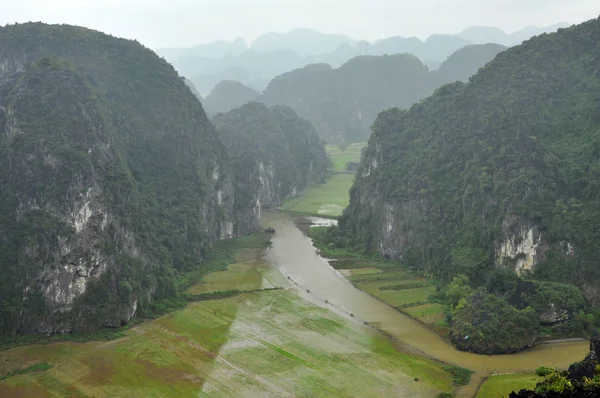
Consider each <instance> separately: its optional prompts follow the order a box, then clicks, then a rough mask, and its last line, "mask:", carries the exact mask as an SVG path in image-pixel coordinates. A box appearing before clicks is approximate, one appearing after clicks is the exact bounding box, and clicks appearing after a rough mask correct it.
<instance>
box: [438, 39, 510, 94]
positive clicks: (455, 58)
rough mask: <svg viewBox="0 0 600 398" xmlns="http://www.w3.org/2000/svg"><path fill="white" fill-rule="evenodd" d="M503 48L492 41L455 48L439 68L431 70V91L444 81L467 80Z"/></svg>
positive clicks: (503, 48)
mask: <svg viewBox="0 0 600 398" xmlns="http://www.w3.org/2000/svg"><path fill="white" fill-rule="evenodd" d="M504 50H506V47H504V46H503V45H500V44H494V43H488V44H477V45H471V46H465V47H463V48H461V49H458V50H456V51H455V52H454V53H453V54H452V55H450V56H449V57H448V59H447V60H445V61H444V63H442V64H441V65H440V67H439V69H437V70H435V71H433V72H432V87H431V89H432V91H435V89H437V88H438V87H441V86H443V85H444V84H446V83H452V82H455V81H462V82H467V81H468V80H469V78H470V77H471V76H473V75H474V74H476V73H477V71H478V70H479V68H481V67H482V66H484V65H485V64H487V63H488V62H490V61H491V60H493V59H494V57H496V55H498V54H499V53H500V52H502V51H504Z"/></svg>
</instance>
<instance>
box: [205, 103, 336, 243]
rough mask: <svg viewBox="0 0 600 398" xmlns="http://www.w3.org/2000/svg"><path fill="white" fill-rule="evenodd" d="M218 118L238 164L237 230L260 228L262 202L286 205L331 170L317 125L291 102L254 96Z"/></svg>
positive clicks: (265, 204) (234, 160) (216, 121)
mask: <svg viewBox="0 0 600 398" xmlns="http://www.w3.org/2000/svg"><path fill="white" fill-rule="evenodd" d="M213 122H214V124H215V128H216V129H217V131H218V132H219V134H220V136H221V138H222V139H223V142H224V143H225V146H226V147H227V151H228V153H229V156H230V157H231V159H232V161H233V164H234V166H233V168H234V175H235V181H236V182H235V198H236V200H235V209H236V211H235V214H236V217H237V218H236V233H238V231H239V230H240V229H244V228H256V227H257V226H258V222H259V218H260V212H261V209H262V208H269V207H276V206H279V205H281V203H282V201H283V200H284V199H286V198H290V197H294V196H296V195H298V194H299V193H300V192H301V190H302V189H304V188H306V187H307V186H308V185H309V184H310V183H312V182H314V181H316V180H317V179H318V178H321V177H322V175H323V174H324V173H325V172H326V170H327V166H328V162H329V161H328V159H327V156H326V154H325V150H324V146H323V143H322V141H321V139H320V138H319V137H318V136H317V133H316V131H315V129H314V127H313V126H312V125H311V124H310V123H309V122H307V121H306V120H303V119H301V118H299V117H298V116H297V115H296V113H295V112H294V111H293V110H292V109H290V108H288V107H283V106H277V107H273V108H270V109H268V108H267V107H266V106H264V105H263V104H260V103H257V102H250V103H248V104H246V105H244V106H242V107H240V108H238V109H234V110H232V111H230V112H228V113H225V114H220V115H217V116H216V117H215V118H214V120H213Z"/></svg>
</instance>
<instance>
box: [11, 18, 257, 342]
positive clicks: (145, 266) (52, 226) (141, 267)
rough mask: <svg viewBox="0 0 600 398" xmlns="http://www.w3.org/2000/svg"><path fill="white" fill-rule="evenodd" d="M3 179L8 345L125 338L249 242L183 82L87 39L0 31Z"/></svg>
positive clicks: (212, 140)
mask: <svg viewBox="0 0 600 398" xmlns="http://www.w3.org/2000/svg"><path fill="white" fill-rule="evenodd" d="M0 169H1V170H2V173H1V174H0V187H1V189H0V336H2V335H4V336H5V335H13V334H16V333H29V332H34V333H67V332H72V331H84V330H90V329H95V328H98V327H103V326H111V327H112V326H119V325H121V324H123V323H126V322H128V321H129V319H130V318H131V317H132V316H133V315H134V314H135V313H136V312H138V311H145V310H146V309H147V308H148V306H149V305H150V303H151V302H152V301H154V300H157V299H161V298H165V297H170V296H172V295H173V294H174V293H175V292H176V290H177V284H176V276H177V273H178V272H180V271H185V270H186V269H190V268H191V267H193V266H194V265H195V264H197V263H198V262H199V261H201V260H202V257H203V255H204V253H205V250H206V248H207V247H209V246H210V245H211V244H212V243H213V242H215V241H216V240H218V239H225V238H230V237H232V236H233V235H234V230H235V231H236V232H235V233H240V234H241V233H247V232H250V231H251V229H249V228H247V227H239V228H237V229H236V228H235V227H234V222H235V218H236V217H235V215H234V209H233V205H234V196H233V194H234V192H233V180H232V178H231V175H230V174H231V171H230V164H229V160H228V157H227V154H226V151H225V148H224V147H223V144H222V142H221V141H220V139H219V137H218V135H217V134H216V133H215V132H214V130H213V128H212V126H211V124H210V123H209V121H208V119H207V118H206V115H205V113H204V111H203V109H202V107H201V105H200V103H199V102H198V100H197V99H196V98H195V97H194V95H193V94H192V93H191V91H190V90H189V89H188V88H187V87H186V86H185V82H184V81H183V80H182V79H181V78H180V77H179V76H178V75H177V73H175V71H174V70H173V68H172V67H171V66H170V65H169V64H167V63H166V62H164V61H163V60H161V59H160V58H158V57H157V56H156V55H155V54H154V53H152V52H151V51H150V50H148V49H146V48H144V47H142V46H141V45H139V44H138V43H135V42H132V41H127V40H121V39H116V38H114V37H110V36H107V35H104V34H101V33H98V32H94V31H90V30H87V29H82V28H77V27H70V26H49V25H44V24H24V25H14V26H7V27H3V28H0Z"/></svg>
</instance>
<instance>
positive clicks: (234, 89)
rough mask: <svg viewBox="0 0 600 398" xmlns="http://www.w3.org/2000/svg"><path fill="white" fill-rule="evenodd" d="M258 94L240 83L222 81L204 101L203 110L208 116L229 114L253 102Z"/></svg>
mask: <svg viewBox="0 0 600 398" xmlns="http://www.w3.org/2000/svg"><path fill="white" fill-rule="evenodd" d="M258 97H260V93H259V92H258V91H256V90H253V89H251V88H250V87H246V86H244V85H243V84H242V83H240V82H236V81H233V80H224V81H222V82H220V83H219V84H217V85H216V86H215V88H213V90H212V91H211V92H210V94H209V95H208V96H207V97H206V100H205V101H204V104H203V105H204V109H205V110H206V112H207V113H208V114H216V113H221V112H229V111H230V110H232V109H235V108H239V107H240V106H242V105H244V104H246V103H248V102H251V101H255V100H256V99H258Z"/></svg>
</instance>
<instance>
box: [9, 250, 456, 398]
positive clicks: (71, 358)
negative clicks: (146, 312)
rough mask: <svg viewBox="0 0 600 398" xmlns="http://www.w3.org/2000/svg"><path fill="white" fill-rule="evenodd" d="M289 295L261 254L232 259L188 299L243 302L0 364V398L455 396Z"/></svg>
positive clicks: (421, 364)
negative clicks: (225, 294)
mask: <svg viewBox="0 0 600 398" xmlns="http://www.w3.org/2000/svg"><path fill="white" fill-rule="evenodd" d="M290 286H291V285H290V284H289V283H288V281H287V279H286V278H285V277H283V275H282V274H280V273H279V272H278V271H277V270H276V269H274V268H272V267H270V266H269V265H268V264H267V263H265V262H264V261H263V259H262V250H260V249H244V248H241V249H239V250H238V251H237V255H236V262H235V263H234V264H231V265H229V266H228V268H227V270H226V271H217V272H214V273H211V274H209V275H207V276H206V277H205V278H204V279H203V281H202V282H201V283H199V284H197V285H195V286H194V287H192V288H191V290H190V293H192V294H202V293H208V292H217V291H231V290H233V289H237V290H241V291H244V292H243V293H241V294H239V295H236V296H234V297H230V298H226V299H219V300H208V301H201V302H196V303H191V304H189V305H188V306H187V307H186V308H185V309H183V310H180V311H176V312H173V313H171V314H168V315H166V316H163V317H161V318H158V319H156V320H153V321H150V322H146V323H144V324H141V325H139V326H137V327H134V328H131V329H130V330H128V331H127V332H125V337H124V338H121V339H118V340H113V341H108V342H90V343H67V342H64V343H55V344H48V345H30V346H25V347H19V348H14V349H11V350H6V351H3V352H0V375H6V376H4V378H3V377H0V396H2V397H23V396H36V397H50V396H71V397H83V396H97V397H104V396H110V397H164V396H177V397H187V396H190V397H191V396H206V397H219V396H223V397H226V396H261V397H263V396H272V397H286V396H287V397H292V396H294V397H296V396H297V397H301V396H355V397H364V396H382V397H384V396H411V397H413V396H414V397H419V396H424V397H433V396H436V395H437V394H438V393H440V392H451V391H452V390H453V389H454V387H453V376H452V374H450V373H449V372H448V371H446V370H444V368H443V365H442V364H440V363H438V362H437V361H434V360H430V359H426V358H421V357H418V356H415V355H411V354H406V353H403V352H400V351H399V350H398V349H397V348H396V347H395V346H394V344H393V342H392V341H391V340H389V339H388V338H387V337H384V336H382V335H381V334H379V333H377V332H376V331H374V330H373V329H371V328H368V327H366V326H364V325H361V324H359V323H357V322H354V321H352V320H350V319H347V318H344V317H342V316H340V315H336V314H334V313H333V312H331V311H329V310H327V309H324V308H322V307H319V306H317V305H315V304H312V303H310V302H308V301H305V300H304V299H302V298H301V297H299V296H298V295H297V294H295V292H294V290H293V288H291V287H290ZM277 287H281V288H284V289H280V290H261V289H273V288H277ZM39 364H43V366H41V367H40V366H37V367H32V366H35V365H39ZM47 368H49V369H47ZM15 371H21V372H22V373H23V374H14V373H15ZM11 374H13V375H12V376H8V375H11ZM7 376H8V377H7Z"/></svg>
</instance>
